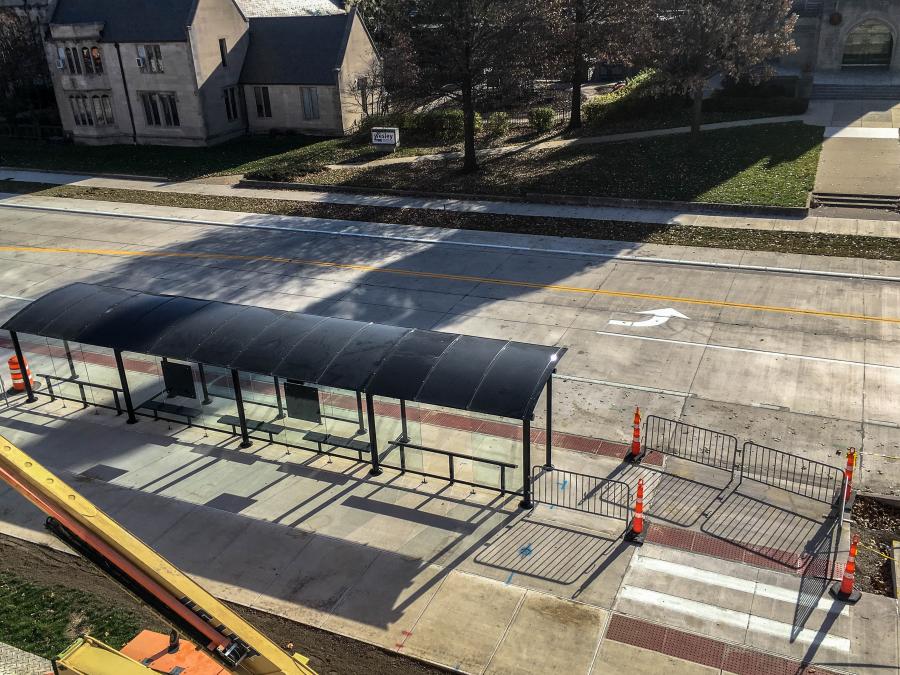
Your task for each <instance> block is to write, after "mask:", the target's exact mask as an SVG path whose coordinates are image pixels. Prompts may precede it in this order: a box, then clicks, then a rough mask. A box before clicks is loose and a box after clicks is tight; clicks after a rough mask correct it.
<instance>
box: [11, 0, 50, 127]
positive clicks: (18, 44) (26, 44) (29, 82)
mask: <svg viewBox="0 0 900 675" xmlns="http://www.w3.org/2000/svg"><path fill="white" fill-rule="evenodd" d="M48 80H49V76H48V72H47V60H46V57H45V56H44V48H43V45H42V43H41V38H40V34H39V33H38V28H37V25H36V24H34V23H32V22H31V21H30V20H29V18H28V17H27V16H25V15H24V14H20V13H18V12H16V11H15V10H13V9H0V101H2V106H3V111H4V115H5V116H6V117H7V119H8V120H9V121H11V122H12V121H14V120H15V118H16V116H17V115H18V113H19V112H21V111H22V110H23V109H26V108H27V109H33V108H34V99H35V96H36V95H37V93H38V92H39V90H41V89H42V88H46V86H47V82H48Z"/></svg>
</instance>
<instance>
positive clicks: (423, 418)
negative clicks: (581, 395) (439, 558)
mask: <svg viewBox="0 0 900 675" xmlns="http://www.w3.org/2000/svg"><path fill="white" fill-rule="evenodd" d="M0 346H2V347H6V348H8V349H12V341H11V340H7V339H5V338H0ZM22 348H23V350H24V351H25V352H32V353H35V354H43V355H45V356H51V357H55V358H65V356H66V355H65V351H64V350H63V349H62V348H61V347H52V346H49V345H47V344H43V345H41V344H35V343H23V345H22ZM75 354H76V356H81V357H82V359H83V360H84V361H85V362H86V363H90V364H92V365H98V366H104V367H108V368H115V367H116V364H115V360H114V359H113V357H112V356H110V355H108V354H105V353H101V352H93V351H87V350H85V351H82V350H79V349H76V350H75ZM123 361H124V365H125V368H126V369H127V370H130V371H134V372H139V373H143V374H146V375H157V374H158V372H157V367H156V363H155V362H153V361H142V360H139V359H129V358H125V359H123ZM266 387H268V389H269V391H264V390H265V389H266ZM248 388H249V389H251V390H252V391H254V392H255V393H260V394H266V393H268V394H270V395H274V393H275V390H274V387H272V386H271V385H264V384H263V383H259V382H256V381H253V382H250V383H249V387H248ZM325 403H328V404H331V405H337V406H338V407H343V408H346V409H348V410H355V409H356V399H355V397H353V396H347V395H344V394H334V393H329V394H326V395H325ZM375 412H376V413H378V414H379V415H382V416H386V417H394V418H397V419H399V417H400V405H399V403H393V402H387V401H378V402H376V404H375ZM407 418H408V419H409V420H410V421H418V422H421V423H424V424H429V425H431V426H438V427H444V428H446V429H456V430H458V431H470V432H474V433H480V434H484V435H487V436H496V437H499V438H507V439H510V440H517V441H521V440H522V427H521V425H518V424H510V423H508V422H501V421H496V420H485V419H480V418H477V417H471V416H469V415H463V414H457V413H451V412H444V411H437V410H421V409H418V408H416V407H414V406H410V408H409V410H408V411H407ZM546 439H547V432H546V430H545V429H540V428H535V429H532V430H531V441H532V443H534V444H543V443H545V442H546ZM553 447H555V448H564V449H566V450H574V451H576V452H584V453H588V454H591V455H599V456H602V457H615V458H619V459H622V458H624V457H625V456H626V455H627V453H628V452H629V446H627V445H624V444H622V443H612V442H610V441H603V440H600V439H597V438H589V437H587V436H579V435H577V434H570V433H563V432H558V431H554V432H553ZM644 462H645V463H646V464H650V465H653V466H662V463H663V457H662V455H660V454H658V453H655V452H654V453H650V454H649V455H647V456H646V457H645V458H644Z"/></svg>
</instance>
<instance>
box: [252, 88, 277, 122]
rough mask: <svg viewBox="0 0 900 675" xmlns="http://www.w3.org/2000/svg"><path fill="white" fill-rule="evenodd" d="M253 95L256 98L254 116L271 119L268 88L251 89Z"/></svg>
mask: <svg viewBox="0 0 900 675" xmlns="http://www.w3.org/2000/svg"><path fill="white" fill-rule="evenodd" d="M253 95H254V97H255V98H256V116H257V117H271V116H272V104H271V102H270V101H269V88H268V87H253Z"/></svg>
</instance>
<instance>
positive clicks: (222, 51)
mask: <svg viewBox="0 0 900 675" xmlns="http://www.w3.org/2000/svg"><path fill="white" fill-rule="evenodd" d="M219 56H220V57H222V66H223V67H226V68H227V67H228V45H227V44H225V38H219Z"/></svg>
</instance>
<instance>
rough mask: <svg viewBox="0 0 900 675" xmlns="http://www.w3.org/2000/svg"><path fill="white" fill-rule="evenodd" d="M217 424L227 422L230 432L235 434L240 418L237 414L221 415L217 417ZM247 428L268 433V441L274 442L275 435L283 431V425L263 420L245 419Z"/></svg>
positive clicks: (239, 424)
mask: <svg viewBox="0 0 900 675" xmlns="http://www.w3.org/2000/svg"><path fill="white" fill-rule="evenodd" d="M219 424H227V425H228V426H230V427H231V431H232V433H234V434H235V435H237V433H238V427H239V426H241V418H240V417H238V416H237V415H222V417H220V418H219ZM247 430H248V431H262V432H263V433H265V434H269V442H271V443H273V442H275V436H276V435H277V434H280V433H281V432H282V431H284V427H283V426H281V425H280V424H272V423H271V422H265V421H263V420H250V419H248V420H247Z"/></svg>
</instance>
